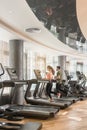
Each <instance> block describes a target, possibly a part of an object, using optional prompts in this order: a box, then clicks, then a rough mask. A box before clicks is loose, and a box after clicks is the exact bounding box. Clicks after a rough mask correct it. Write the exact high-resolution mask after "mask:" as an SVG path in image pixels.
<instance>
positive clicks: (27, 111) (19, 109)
mask: <svg viewBox="0 0 87 130" xmlns="http://www.w3.org/2000/svg"><path fill="white" fill-rule="evenodd" d="M58 111H59V108H58V107H57V108H51V107H44V106H39V105H38V106H33V105H30V106H29V105H11V106H9V107H8V108H7V109H6V112H7V113H8V114H10V113H12V114H13V115H22V116H29V117H36V118H37V117H40V118H48V117H53V116H55V114H56V113H57V112H58Z"/></svg>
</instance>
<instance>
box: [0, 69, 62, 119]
mask: <svg viewBox="0 0 87 130" xmlns="http://www.w3.org/2000/svg"><path fill="white" fill-rule="evenodd" d="M7 70H8V71H9V74H10V76H12V80H13V81H12V80H7V81H3V82H1V83H0V84H1V85H0V87H1V88H3V89H5V88H6V87H10V88H11V89H12V93H10V96H9V97H10V99H11V101H10V104H9V105H4V104H3V105H2V106H0V110H5V111H6V112H4V113H5V114H12V115H20V116H21V115H22V116H24V117H26V116H27V117H34V118H41V119H46V118H49V117H54V116H55V114H56V113H57V112H59V107H55V108H54V107H52V108H50V107H48V106H41V105H39V106H36V105H30V104H29V105H16V104H11V103H12V100H13V98H14V93H15V90H16V88H17V87H18V85H24V84H25V85H26V84H29V82H30V80H17V75H16V73H15V69H14V68H7ZM3 92H4V91H3ZM3 92H2V95H1V96H0V98H1V100H2V101H3V97H4V95H5V94H6V93H5V94H4V93H3ZM12 96H13V97H12Z"/></svg>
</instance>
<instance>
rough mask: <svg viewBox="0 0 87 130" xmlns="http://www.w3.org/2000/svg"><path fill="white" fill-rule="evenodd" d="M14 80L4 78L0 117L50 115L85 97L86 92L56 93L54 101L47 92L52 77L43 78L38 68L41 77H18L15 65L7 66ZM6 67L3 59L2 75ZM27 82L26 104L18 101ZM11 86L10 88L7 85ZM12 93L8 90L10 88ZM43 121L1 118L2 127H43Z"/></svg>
mask: <svg viewBox="0 0 87 130" xmlns="http://www.w3.org/2000/svg"><path fill="white" fill-rule="evenodd" d="M5 69H6V71H7V73H8V75H9V77H10V80H4V81H1V82H0V118H5V119H7V120H10V121H21V120H23V119H24V118H25V117H27V118H36V119H37V118H38V119H48V118H53V117H55V115H56V114H57V113H58V112H59V111H60V110H61V109H65V108H67V107H68V106H70V105H71V104H73V103H75V102H77V101H79V100H83V99H85V98H86V96H82V95H81V96H79V97H78V96H66V97H62V98H60V99H58V97H56V96H54V95H53V102H50V101H49V100H48V98H47V96H46V94H45V87H46V85H47V83H49V81H48V80H45V79H42V77H41V75H40V72H39V70H34V71H35V75H36V76H37V78H38V79H32V80H18V76H17V74H16V71H15V69H14V68H5ZM4 73H5V70H4V68H3V66H2V64H1V63H0V77H1V76H2V75H4ZM24 86H25V92H24V99H25V101H26V103H25V104H23V105H19V104H17V103H15V100H17V97H16V96H17V94H16V93H17V89H20V88H21V87H24ZM7 88H8V89H7ZM7 90H9V91H8V93H6V91H7ZM41 128H42V123H40V122H36V121H35V122H28V123H25V124H18V123H5V122H0V129H4V130H5V129H12V130H13V129H16V130H40V129H41Z"/></svg>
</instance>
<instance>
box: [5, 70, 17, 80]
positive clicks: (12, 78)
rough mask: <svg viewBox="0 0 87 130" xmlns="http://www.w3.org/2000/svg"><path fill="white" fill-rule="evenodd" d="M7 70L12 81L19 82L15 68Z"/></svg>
mask: <svg viewBox="0 0 87 130" xmlns="http://www.w3.org/2000/svg"><path fill="white" fill-rule="evenodd" d="M6 70H7V73H8V75H9V77H10V79H11V80H17V79H18V76H17V73H16V70H15V68H6Z"/></svg>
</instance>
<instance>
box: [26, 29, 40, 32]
mask: <svg viewBox="0 0 87 130" xmlns="http://www.w3.org/2000/svg"><path fill="white" fill-rule="evenodd" d="M26 32H30V33H40V32H41V29H40V28H27V29H26Z"/></svg>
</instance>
